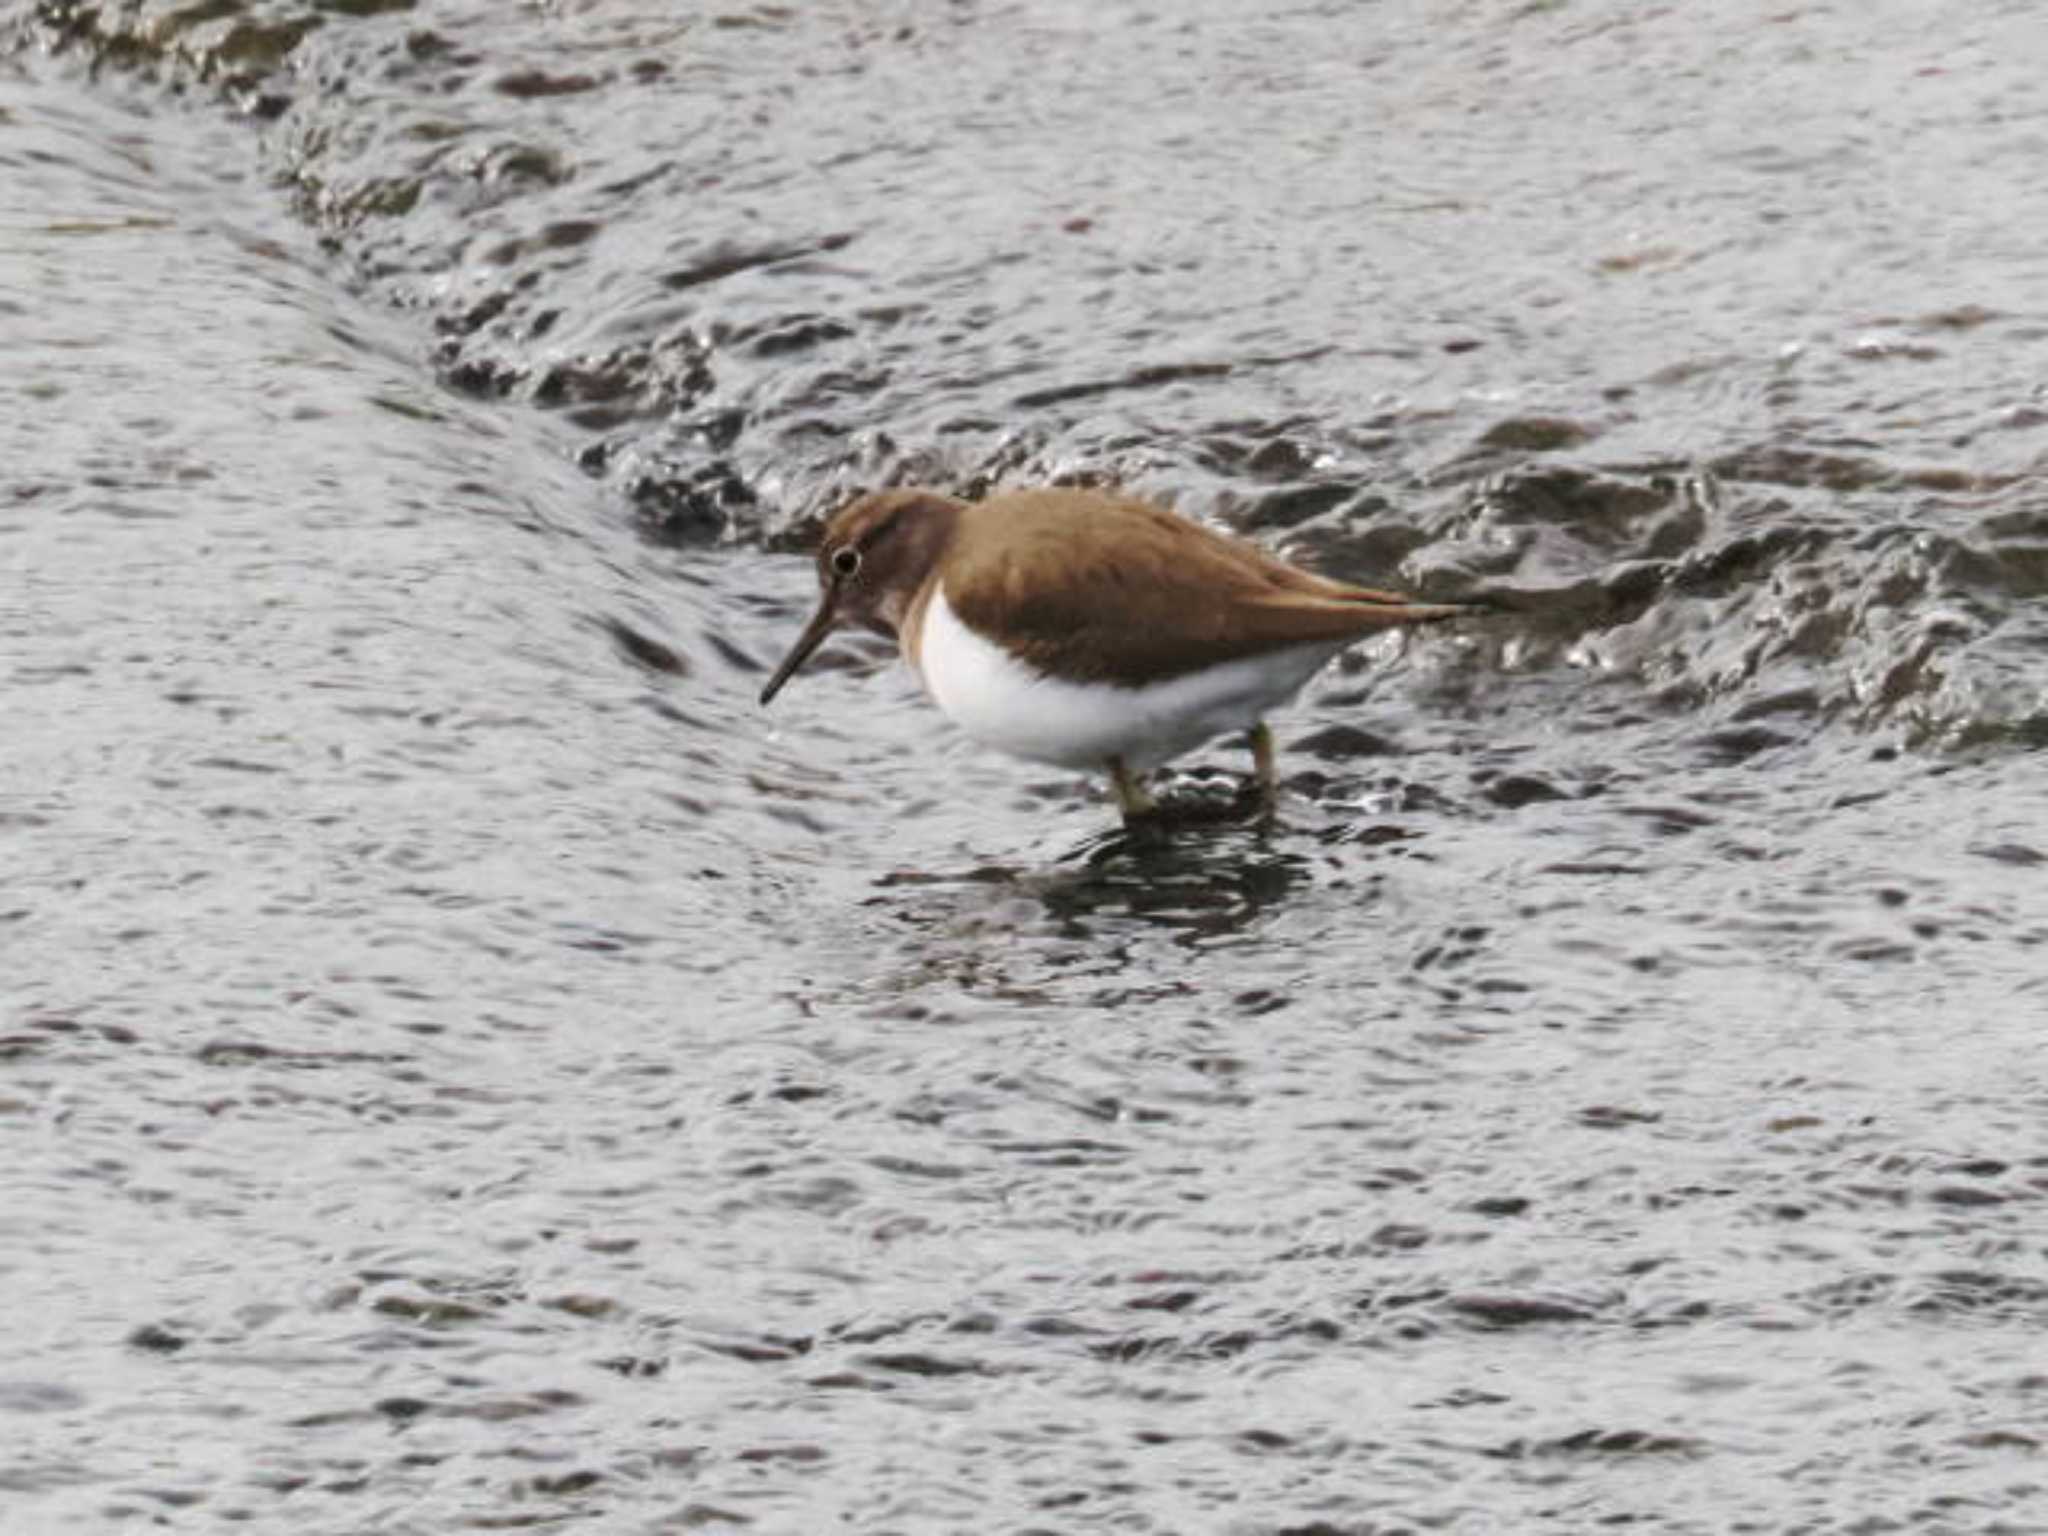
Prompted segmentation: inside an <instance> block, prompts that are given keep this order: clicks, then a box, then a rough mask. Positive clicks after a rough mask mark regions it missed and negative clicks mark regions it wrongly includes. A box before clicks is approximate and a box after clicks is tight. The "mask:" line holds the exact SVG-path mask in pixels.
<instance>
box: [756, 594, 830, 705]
mask: <svg viewBox="0 0 2048 1536" xmlns="http://www.w3.org/2000/svg"><path fill="white" fill-rule="evenodd" d="M838 617H839V616H838V615H837V614H836V613H834V612H833V610H832V596H831V594H830V593H827V594H826V595H825V598H824V600H823V601H822V602H820V603H819V604H818V611H817V612H816V613H814V614H812V615H811V622H810V623H808V624H806V625H805V626H804V632H803V633H802V634H800V635H798V636H797V637H796V644H795V645H793V646H791V647H790V648H789V654H788V655H787V656H785V657H783V658H782V665H781V666H779V667H777V668H776V669H775V675H774V676H773V677H771V678H769V679H768V682H767V684H766V686H764V687H763V688H762V689H761V702H762V703H763V704H766V703H767V702H768V701H769V700H771V699H773V698H774V697H775V695H777V694H778V693H780V692H782V685H783V684H784V683H786V682H788V681H789V680H790V679H791V678H792V677H795V676H796V669H797V668H798V667H800V666H802V665H803V664H804V663H805V662H807V661H809V660H810V659H811V652H813V651H815V650H816V649H817V648H818V647H819V646H821V645H823V644H824V643H825V637H826V636H827V635H829V634H831V633H832V631H833V629H834V627H835V626H836V624H837V622H838Z"/></svg>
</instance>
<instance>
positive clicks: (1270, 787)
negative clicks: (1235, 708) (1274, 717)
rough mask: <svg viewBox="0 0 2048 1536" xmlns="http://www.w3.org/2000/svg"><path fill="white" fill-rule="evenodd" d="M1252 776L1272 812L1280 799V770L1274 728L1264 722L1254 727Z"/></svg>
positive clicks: (1267, 807)
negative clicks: (1274, 745) (1255, 779)
mask: <svg viewBox="0 0 2048 1536" xmlns="http://www.w3.org/2000/svg"><path fill="white" fill-rule="evenodd" d="M1252 774H1253V776H1254V777H1256V778H1257V779H1258V781H1259V794H1260V796H1261V797H1262V798H1263V799H1264V800H1265V802H1266V809H1267V810H1269V811H1270V810H1271V809H1273V805H1274V803H1275V802H1276V801H1277V800H1279V798H1280V770H1279V767H1278V765H1277V763H1276V762H1275V757H1274V748H1273V728H1272V727H1271V726H1270V725H1268V724H1266V722H1265V721H1263V720H1261V721H1260V722H1259V723H1258V724H1257V725H1255V726H1253V727H1252Z"/></svg>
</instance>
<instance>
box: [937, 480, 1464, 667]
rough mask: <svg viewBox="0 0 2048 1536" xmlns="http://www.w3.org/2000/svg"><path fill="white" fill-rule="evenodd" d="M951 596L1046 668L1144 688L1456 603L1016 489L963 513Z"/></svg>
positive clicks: (1138, 509)
mask: <svg viewBox="0 0 2048 1536" xmlns="http://www.w3.org/2000/svg"><path fill="white" fill-rule="evenodd" d="M964 517H965V519H966V521H965V523H964V524H963V531H965V530H966V529H971V530H972V532H971V537H969V538H966V539H963V540H962V541H961V543H960V544H958V545H956V546H955V547H956V549H958V550H959V551H960V553H959V554H958V555H957V556H956V557H955V558H954V559H952V560H949V561H948V562H947V566H946V574H945V584H946V598H947V601H948V602H950V603H951V604H952V606H953V610H954V611H955V612H956V613H958V614H959V616H960V618H961V619H962V621H964V622H965V623H967V624H968V625H970V626H971V627H973V628H975V629H977V630H979V631H981V632H982V633H983V634H990V635H995V634H1000V635H1002V636H1004V637H1005V639H1006V642H1007V644H1008V646H1009V649H1010V650H1011V651H1012V652H1014V653H1015V654H1016V655H1017V656H1019V657H1020V658H1022V659H1023V660H1025V661H1027V662H1029V663H1031V664H1032V665H1033V666H1035V667H1038V668H1040V669H1041V670H1043V671H1046V672H1051V673H1054V674H1056V675H1058V676H1061V677H1066V678H1071V679H1074V680H1076V681H1101V682H1112V683H1117V684H1121V685H1124V686H1130V687H1135V686H1137V685H1139V684H1143V683H1148V682H1153V681H1156V680H1158V679H1159V678H1162V677H1166V676H1170V675H1172V674H1173V673H1176V672H1181V671H1185V670H1187V669H1188V668H1190V667H1198V666H1206V665H1210V664H1213V663H1216V662H1222V661H1229V660H1233V659H1235V658H1237V657H1240V656H1256V655H1261V654H1263V653H1265V652H1268V651H1276V650H1284V649H1286V648H1288V647H1290V646H1297V645H1325V644H1326V645H1331V646H1339V645H1342V644H1343V643H1344V642H1346V641H1349V640H1357V639H1360V638H1362V637H1363V636H1365V635H1368V634H1371V633H1372V632H1373V631H1375V630H1378V629H1383V628H1386V627H1387V626H1389V625H1393V624H1415V623H1423V622H1427V621H1429V620H1432V619H1444V618H1449V617H1451V616H1452V615H1453V614H1455V613H1457V612H1459V611H1460V610H1459V609H1457V608H1455V607H1449V606H1445V605H1441V604H1428V603H1416V602H1413V601H1411V600H1410V599H1408V598H1405V597H1402V596H1400V595H1399V594H1397V593H1391V592H1374V591H1369V590H1367V589H1366V588H1363V587H1353V586H1347V585H1346V584H1345V583H1343V582H1338V581H1331V580H1328V579H1327V578H1325V577H1322V576H1317V575H1315V574H1313V573H1312V572H1309V571H1304V570H1300V569H1298V568H1297V567H1295V566H1291V565H1288V564H1285V563H1284V562H1282V561H1280V560H1276V559H1275V558H1273V557H1272V556H1271V555H1268V554H1266V553H1265V552H1264V551H1263V550H1260V549H1258V548H1256V547H1254V546H1252V545H1250V544H1246V543H1243V542H1241V541H1239V540H1236V539H1230V538H1225V537H1224V536H1223V535H1221V534H1218V533H1214V532H1211V531H1210V530H1209V529H1207V528H1204V527H1202V526H1201V525H1199V524H1197V523H1191V522H1189V521H1187V520H1186V519H1185V518H1181V517H1176V516H1175V515H1174V514H1173V513H1171V512H1167V511H1165V510H1164V509H1162V508H1159V507H1154V506H1150V505H1148V504H1146V503H1144V502H1139V501H1130V500H1126V499H1124V498H1121V497H1114V496H1106V495H1102V494H1100V493H1097V492H1092V491H1021V492H1016V493H1013V494H1010V495H1005V496H997V497H994V498H993V499H991V500H989V501H985V502H982V503H980V504H978V505H976V506H973V507H970V508H968V509H967V511H966V513H965V514H964Z"/></svg>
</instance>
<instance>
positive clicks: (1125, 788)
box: [1109, 757, 1159, 821]
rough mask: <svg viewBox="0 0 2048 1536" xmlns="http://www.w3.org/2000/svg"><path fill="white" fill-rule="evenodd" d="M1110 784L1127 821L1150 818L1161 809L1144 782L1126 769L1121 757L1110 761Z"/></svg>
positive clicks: (1119, 808)
mask: <svg viewBox="0 0 2048 1536" xmlns="http://www.w3.org/2000/svg"><path fill="white" fill-rule="evenodd" d="M1109 784H1110V788H1112V789H1114V790H1115V791H1116V804H1117V809H1118V810H1120V811H1122V812H1123V813H1124V820H1125V821H1134V820H1136V819H1137V818H1138V817H1140V816H1150V815H1151V814H1152V813H1153V812H1154V811H1156V810H1158V809H1159V802H1158V801H1157V800H1154V799H1153V798H1152V796H1151V794H1150V793H1149V792H1148V791H1147V790H1146V788H1145V785H1144V782H1143V781H1142V780H1141V779H1140V778H1139V777H1138V776H1137V775H1136V774H1134V773H1132V772H1131V771H1130V770H1129V769H1128V768H1126V767H1124V760H1123V759H1122V758H1120V757H1112V758H1111V759H1110V760H1109Z"/></svg>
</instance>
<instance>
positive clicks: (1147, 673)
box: [761, 490, 1468, 814]
mask: <svg viewBox="0 0 2048 1536" xmlns="http://www.w3.org/2000/svg"><path fill="white" fill-rule="evenodd" d="M818 582H819V586H820V588H821V600H820V602H819V605H818V609H817V612H816V613H815V614H813V615H812V618H811V621H810V623H809V624H807V625H806V626H805V627H804V631H803V633H802V634H801V635H800V636H799V637H798V638H797V642H796V644H795V645H794V646H792V647H791V649H790V652H789V654H788V655H787V656H786V657H785V658H784V659H783V661H782V663H781V664H780V665H779V666H778V667H777V668H776V669H775V671H774V673H773V674H772V675H771V676H770V677H769V679H768V682H767V685H766V686H765V687H764V688H763V689H762V690H761V700H762V702H763V703H766V702H768V701H769V700H770V699H772V698H774V697H775V695H776V694H777V693H778V692H779V691H780V690H781V688H782V686H783V684H785V683H786V682H788V681H789V679H790V678H791V677H792V676H793V675H794V674H795V673H796V671H797V669H798V668H799V667H801V666H802V665H803V663H804V661H805V659H806V658H807V657H809V656H810V654H811V653H812V652H813V651H814V650H816V649H817V647H818V646H819V645H820V644H821V643H822V642H823V641H824V639H825V638H826V636H828V635H829V634H831V632H832V631H833V630H835V629H838V628H842V627H848V626H857V627H860V628H865V629H870V630H873V631H875V632H877V633H879V634H884V635H889V636H891V637H893V638H895V639H896V640H897V641H898V642H899V644H901V646H902V648H903V650H904V652H905V654H906V655H907V656H908V657H909V658H910V660H911V662H912V664H913V665H914V666H916V667H917V669H918V671H919V674H920V676H922V677H923V678H924V681H925V684H926V687H927V689H928V691H930V692H931V693H932V696H933V698H934V699H935V700H937V701H938V703H939V704H940V706H941V707H942V708H944V709H945V710H946V711H947V713H949V714H951V715H953V716H954V718H955V719H957V720H960V722H961V723H962V724H963V725H964V726H966V727H967V728H968V730H969V731H970V732H971V733H973V734H976V735H978V736H980V737H981V738H982V739H984V740H987V741H989V742H991V743H992V744H995V745H998V746H1002V747H1004V748H1005V749H1006V750H1010V751H1013V752H1016V753H1018V754H1019V755H1021V756H1025V757H1031V758H1035V759H1038V760H1040V761H1047V762H1078V761H1086V762H1088V763H1090V764H1092V765H1095V766H1100V767H1102V768H1104V769H1106V770H1108V771H1109V772H1110V774H1111V775H1112V777H1113V779H1114V781H1115V783H1116V785H1117V793H1118V799H1119V800H1120V801H1121V802H1122V804H1123V806H1124V809H1125V812H1126V814H1134V813H1135V812H1136V811H1138V810H1142V809H1144V808H1146V806H1147V805H1148V804H1149V802H1148V801H1147V800H1146V798H1145V797H1144V795H1143V792H1142V790H1141V789H1140V788H1138V786H1137V778H1136V773H1135V772H1134V771H1133V769H1134V768H1135V769H1136V770H1140V771H1141V770H1142V769H1143V768H1144V767H1145V766H1147V765H1148V764H1149V763H1156V762H1164V761H1166V760H1167V759H1168V758H1170V757H1173V756H1176V755H1178V754H1179V753H1180V752H1184V751H1187V750H1188V749H1189V748H1190V747H1192V746H1196V745H1199V744H1200V743H1201V742H1202V741H1203V740H1206V739H1208V738H1209V737H1210V736H1214V735H1217V734H1219V733H1220V732H1222V731H1223V730H1226V729H1232V728H1235V729H1250V730H1251V731H1252V732H1253V750H1254V753H1255V756H1256V760H1257V763H1258V768H1259V776H1260V779H1261V782H1262V783H1263V784H1264V785H1265V787H1266V789H1267V790H1268V792H1269V794H1270V791H1271V789H1272V772H1273V767H1272V738H1271V736H1270V734H1269V733H1268V732H1267V730H1266V728H1265V726H1264V724H1263V723H1262V720H1261V718H1260V717H1261V716H1262V715H1263V713H1264V711H1265V709H1266V708H1268V707H1269V706H1271V705H1272V704H1275V703H1279V702H1282V701H1283V700H1284V699H1286V698H1288V697H1291V696H1292V694H1293V693H1294V692H1295V691H1296V690H1297V689H1298V688H1299V687H1300V686H1301V683H1302V682H1303V681H1305V680H1306V679H1307V677H1308V676H1309V675H1310V674H1312V673H1313V672H1314V671H1315V670H1316V668H1317V667H1318V666H1320V665H1321V663H1322V661H1324V660H1326V659H1327V658H1328V657H1329V656H1330V655H1332V654H1334V653H1335V652H1337V651H1339V650H1341V649H1343V648H1344V647H1345V646H1346V645H1349V644H1351V643H1353V642H1354V641H1357V640H1360V639H1363V638H1364V637H1366V636H1367V635H1370V634H1373V633H1375V632H1376V631H1378V630H1381V629H1385V628H1388V627H1389V626H1392V625H1396V624H1418V623H1427V622H1430V621H1433V620H1437V619H1448V618H1451V617H1453V616H1455V615H1457V614H1459V613H1463V612H1466V611H1468V610H1466V609H1464V608H1462V607H1459V606H1457V605H1452V604H1441V603H1418V602H1415V601H1414V600H1412V599H1410V598H1406V597H1403V596H1401V595H1399V594H1398V593H1393V592H1380V591H1374V590H1372V589H1370V588H1366V587H1355V586H1351V585H1350V584H1348V583H1346V582H1341V581H1332V580H1330V579H1329V578H1327V577H1324V576H1318V575H1315V574H1314V573H1312V572H1309V571H1304V570H1302V569H1300V568H1299V567H1297V566H1292V565H1289V564H1287V563H1286V562H1285V561H1282V560H1279V559H1276V558H1275V557H1274V556H1272V555H1269V554H1267V553H1266V552H1265V551H1264V550H1262V549H1259V548H1257V547H1256V546H1254V545H1252V544H1248V543H1246V542H1244V541H1243V540H1241V539H1233V538H1229V537H1226V536H1225V535H1223V534H1220V533H1216V532H1213V531H1212V530H1210V529H1208V528H1205V527H1203V526H1202V525H1200V524H1199V523H1193V522H1189V521H1188V520H1187V519H1186V518H1183V517H1178V516H1176V515H1174V514H1173V513H1171V512H1169V511H1166V510H1165V509H1164V508H1161V507H1156V506H1153V505H1151V504H1150V503H1148V502H1143V501H1138V500H1135V499H1133V498H1130V497H1126V496H1116V495H1111V494H1108V493H1104V492H1099V491H1081V490H1038V491H1011V492H1006V493H1003V494H1000V495H997V496H992V497H990V498H989V499H988V500H987V501H983V502H976V503H971V504H970V503H968V502H964V501H959V500H956V499H955V498H953V497H950V496H945V495H941V494H939V493H938V492H935V491H928V490H894V491H880V492H877V493H875V494H873V495H870V496H864V497H862V498H861V499H859V500H858V501H856V502H854V503H853V504H852V505H851V506H849V507H847V508H845V509H844V510H843V511H841V512H840V513H839V514H838V515H837V516H835V517H834V518H833V519H832V520H831V521H830V522H829V523H828V524H827V525H826V528H825V536H824V538H823V540H822V541H821V543H820V545H819V549H818ZM940 593H943V595H944V600H945V601H944V605H943V606H944V607H945V608H947V609H950V614H949V615H948V622H949V624H950V625H951V627H950V629H948V630H947V633H949V634H951V635H953V636H955V637H956V638H955V639H954V640H952V641H951V642H950V645H951V647H952V649H951V650H949V651H948V653H947V655H946V660H947V662H948V665H947V666H946V667H945V668H943V669H942V672H943V675H942V672H941V671H935V670H934V663H935V661H936V660H937V659H938V658H927V657H926V656H925V655H924V654H923V647H924V644H925V640H926V631H927V625H926V619H927V616H928V615H930V614H931V613H932V604H933V602H934V599H935V598H936V597H937V596H938V595H939V594H940ZM952 621H957V623H953V622H952ZM940 627H941V626H934V629H935V630H936V629H938V628H940ZM963 627H964V630H965V631H966V632H967V633H966V634H965V635H963V634H962V633H961V631H962V629H963ZM969 636H971V637H974V638H972V639H970V638H969ZM976 645H980V646H981V647H982V648H983V650H984V651H986V649H987V647H990V646H993V647H996V648H998V649H999V650H1000V651H1001V652H1002V653H1003V654H1005V655H1007V656H1008V657H1010V658H1012V660H1014V661H1016V662H1019V663H1022V666H1023V669H1024V671H1023V672H1022V673H1021V674H1019V677H1018V679H1015V680H1012V681H1009V682H1001V683H999V684H998V686H1000V688H1001V689H1002V690H1003V691H1002V695H1001V696H1002V697H1004V698H1012V697H1013V696H1014V702H1013V703H1009V704H1003V705H997V704H995V703H994V702H993V700H994V697H995V696H994V695H990V694H989V693H988V692H987V691H986V689H985V688H984V687H983V686H982V683H981V679H982V678H983V677H984V676H987V677H993V676H994V674H989V673H987V672H986V670H985V669H986V667H987V665H988V664H987V663H982V662H970V661H963V660H962V659H961V658H962V657H963V656H970V657H971V652H972V649H973V647H974V646H976ZM963 647H965V648H966V649H965V650H964V651H963V650H962V649H961V648H963ZM1262 658H1272V660H1271V661H1270V662H1267V661H1264V660H1262ZM963 666H971V667H972V668H980V669H983V670H982V671H978V672H975V673H973V675H972V676H969V674H968V673H965V672H963V671H961V668H962V667H963ZM1033 677H1042V678H1044V679H1048V680H1056V681H1057V682H1059V683H1066V684H1073V685H1077V686H1078V687H1080V688H1082V689H1089V688H1095V689H1106V690H1109V691H1110V692H1111V694H1113V695H1114V696H1117V697H1121V696H1122V694H1121V691H1123V690H1128V691H1129V694H1130V698H1131V702H1132V709H1131V724H1130V725H1129V727H1128V730H1126V729H1125V728H1124V727H1123V726H1121V725H1114V724H1112V725H1105V724H1104V723H1103V721H1102V718H1101V716H1100V714H1099V713H1098V712H1097V710H1096V709H1095V707H1094V706H1091V705H1086V704H1072V703H1067V704H1062V703H1059V702H1057V698H1056V696H1055V695H1052V694H1045V695H1044V697H1043V698H1041V693H1042V690H1041V689H1040V688H1039V687H1037V686H1036V685H1034V684H1033V683H1032V682H1031V679H1032V678H1033ZM1183 684H1186V685H1189V686H1188V687H1187V688H1186V689H1184V688H1183ZM1048 686H1050V684H1048ZM1162 690H1164V691H1163V692H1162ZM1183 692H1186V693H1187V695H1188V696H1187V697H1185V698H1184V697H1183V696H1182V693H1183Z"/></svg>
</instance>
